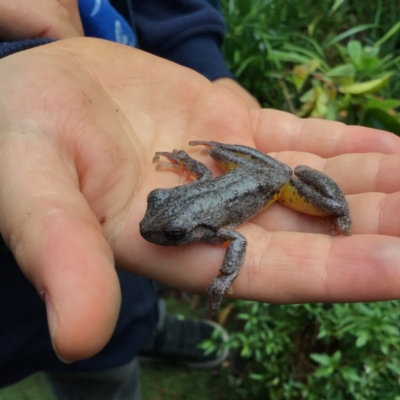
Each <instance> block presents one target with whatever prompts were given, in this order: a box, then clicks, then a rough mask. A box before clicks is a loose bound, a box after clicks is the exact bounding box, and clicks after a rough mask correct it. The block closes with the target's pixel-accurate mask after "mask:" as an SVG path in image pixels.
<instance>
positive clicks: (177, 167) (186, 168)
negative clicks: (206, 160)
mask: <svg viewBox="0 0 400 400" xmlns="http://www.w3.org/2000/svg"><path fill="white" fill-rule="evenodd" d="M161 156H162V157H165V158H167V159H168V160H169V161H170V162H171V163H159V164H157V166H156V170H157V171H160V170H165V169H167V170H172V171H174V172H176V173H178V174H180V175H182V177H183V178H186V179H187V178H188V176H187V175H189V176H190V175H191V176H193V177H194V178H195V179H196V180H197V182H202V181H208V180H210V179H212V178H213V175H212V172H211V171H210V170H209V169H208V168H207V167H206V166H205V165H204V164H202V163H201V162H199V161H197V160H195V159H193V158H192V157H190V156H189V154H188V153H186V151H183V150H179V151H178V150H173V151H172V153H170V152H167V151H159V152H157V153H156V154H155V156H154V158H153V162H154V163H158V161H159V160H160V157H161ZM184 180H185V179H184Z"/></svg>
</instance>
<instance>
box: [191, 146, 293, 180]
mask: <svg viewBox="0 0 400 400" xmlns="http://www.w3.org/2000/svg"><path fill="white" fill-rule="evenodd" d="M197 145H203V146H208V147H210V150H209V153H210V156H211V157H212V158H213V159H214V160H215V161H216V162H217V163H218V164H219V165H220V167H221V168H222V170H223V171H225V172H228V171H230V170H232V169H234V168H236V167H237V166H238V165H246V164H248V163H250V162H251V163H256V164H258V165H261V166H268V167H270V168H277V169H280V170H287V172H288V173H289V172H290V174H289V176H290V175H291V174H292V169H291V168H290V167H289V166H288V165H286V164H284V163H281V162H280V161H278V160H275V159H274V158H272V157H271V156H269V155H267V154H264V153H263V152H261V151H258V150H256V149H253V148H252V147H248V146H241V145H238V144H224V143H219V142H212V141H210V142H207V141H205V140H193V141H191V142H189V146H197ZM246 160H247V163H246ZM251 165H254V164H251Z"/></svg>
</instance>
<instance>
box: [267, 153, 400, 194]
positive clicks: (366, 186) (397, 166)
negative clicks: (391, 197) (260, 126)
mask: <svg viewBox="0 0 400 400" xmlns="http://www.w3.org/2000/svg"><path fill="white" fill-rule="evenodd" d="M270 155H271V156H273V157H274V158H277V159H278V160H280V161H282V162H284V163H285V164H288V165H289V166H291V167H292V168H293V169H294V168H295V167H296V166H297V165H308V166H310V167H312V168H315V169H317V170H319V171H321V172H323V173H325V174H327V175H328V176H330V177H331V178H332V179H333V180H335V181H336V182H337V183H338V185H339V186H340V188H341V189H342V190H343V192H344V193H345V194H346V195H347V194H358V193H366V192H382V193H394V192H398V191H400V180H399V179H397V171H399V170H400V154H390V155H384V154H380V153H367V154H343V155H339V156H336V157H332V158H328V159H324V158H321V157H319V156H317V155H315V154H310V153H300V152H292V151H285V152H281V153H277V154H275V153H272V154H271V153H270Z"/></svg>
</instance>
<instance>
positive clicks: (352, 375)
mask: <svg viewBox="0 0 400 400" xmlns="http://www.w3.org/2000/svg"><path fill="white" fill-rule="evenodd" d="M339 372H340V374H341V375H342V376H343V378H344V379H346V381H352V382H359V381H360V380H361V377H360V375H359V374H358V373H357V371H356V370H355V369H354V368H350V367H342V368H340V369H339Z"/></svg>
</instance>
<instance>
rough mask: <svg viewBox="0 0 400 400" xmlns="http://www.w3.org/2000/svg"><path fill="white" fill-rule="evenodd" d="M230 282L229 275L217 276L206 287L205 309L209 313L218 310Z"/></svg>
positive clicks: (213, 313)
mask: <svg viewBox="0 0 400 400" xmlns="http://www.w3.org/2000/svg"><path fill="white" fill-rule="evenodd" d="M231 283H232V277H231V276H230V275H220V276H217V277H216V278H215V279H214V280H213V281H212V282H211V285H210V286H209V288H208V289H207V310H208V312H209V313H210V314H211V315H215V314H217V313H218V311H219V307H220V305H221V303H222V299H223V297H224V294H225V293H226V292H227V291H228V290H229V288H230V287H231Z"/></svg>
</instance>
